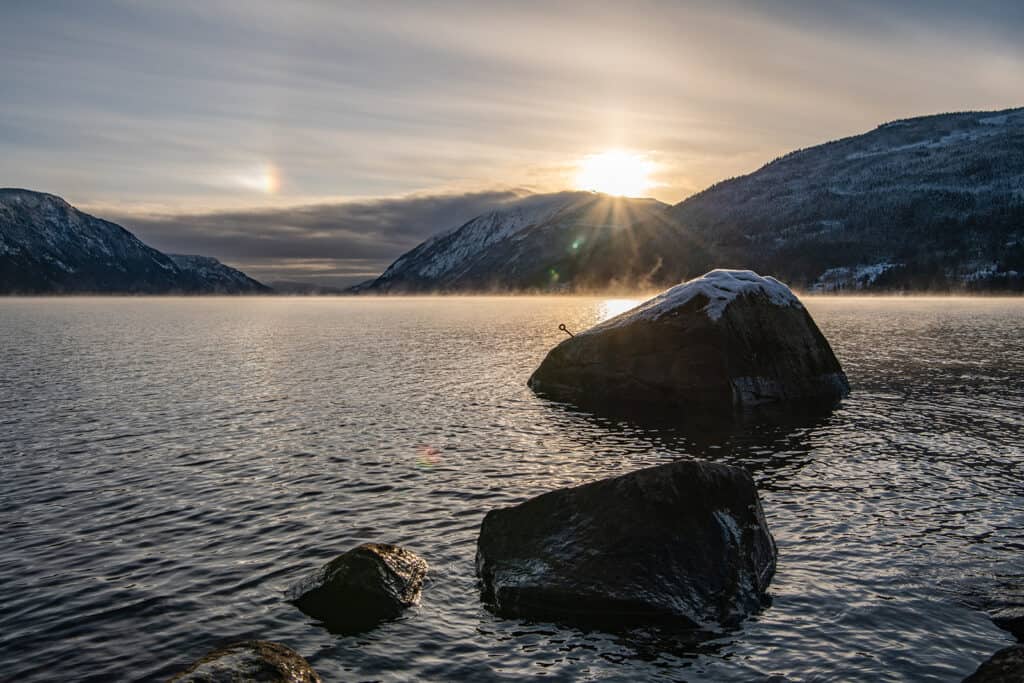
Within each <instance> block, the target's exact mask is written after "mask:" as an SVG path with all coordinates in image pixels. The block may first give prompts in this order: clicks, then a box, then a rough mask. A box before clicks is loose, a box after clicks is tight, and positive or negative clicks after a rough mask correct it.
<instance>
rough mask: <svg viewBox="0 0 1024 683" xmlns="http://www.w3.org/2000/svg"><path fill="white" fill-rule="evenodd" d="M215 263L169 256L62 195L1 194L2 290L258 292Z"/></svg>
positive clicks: (242, 277)
mask: <svg viewBox="0 0 1024 683" xmlns="http://www.w3.org/2000/svg"><path fill="white" fill-rule="evenodd" d="M266 291H269V290H268V289H267V288H266V287H264V286H263V285H261V284H260V283H258V282H256V281H255V280H252V279H251V278H249V277H247V276H245V275H244V274H242V273H240V272H239V271H237V270H234V269H232V268H228V267H227V266H225V265H223V264H221V263H220V262H219V261H217V260H216V259H207V258H205V257H196V256H174V257H172V256H168V255H166V254H163V253H161V252H159V251H157V250H156V249H153V248H152V247H149V246H147V245H146V244H144V243H143V242H142V241H140V240H139V239H138V238H137V237H135V235H133V234H131V233H130V232H128V231H127V230H125V229H124V228H122V227H121V226H120V225H117V224H116V223H111V222H110V221H105V220H102V219H99V218H95V217H94V216H90V215H89V214H87V213H83V212H81V211H79V210H77V209H75V208H74V207H73V206H71V205H70V204H68V203H67V202H66V201H64V200H63V199H61V198H60V197H57V196H54V195H51V194H45V193H43V192H33V191H30V190H20V189H0V293H3V294H50V293H69V292H82V293H87V292H92V293H131V294H166V293H186V294H206V293H232V294H235V293H257V292H266Z"/></svg>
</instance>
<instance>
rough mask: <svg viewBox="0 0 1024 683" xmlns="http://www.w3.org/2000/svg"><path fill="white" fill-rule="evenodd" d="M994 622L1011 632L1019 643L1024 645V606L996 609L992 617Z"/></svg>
mask: <svg viewBox="0 0 1024 683" xmlns="http://www.w3.org/2000/svg"><path fill="white" fill-rule="evenodd" d="M990 616H991V617H992V622H993V623H994V624H995V625H996V626H998V627H999V628H1001V629H1003V630H1004V631H1009V632H1010V633H1012V634H1013V635H1015V636H1016V637H1017V641H1018V642H1022V643H1024V605H1013V606H1008V607H1002V608H999V609H996V610H994V611H993V612H992V614H991V615H990Z"/></svg>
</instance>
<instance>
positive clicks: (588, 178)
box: [576, 150, 655, 197]
mask: <svg viewBox="0 0 1024 683" xmlns="http://www.w3.org/2000/svg"><path fill="white" fill-rule="evenodd" d="M578 168H579V171H578V172H577V174H576V189H578V190H592V191H594V192H603V193H605V194H614V195H619V196H623V197H639V196H642V195H645V194H646V193H647V192H648V190H650V189H651V186H652V185H653V183H652V181H651V173H652V172H654V168H655V165H654V163H653V162H652V161H650V160H649V159H648V158H647V157H645V156H643V155H640V154H633V153H631V152H625V151H623V150H608V151H606V152H601V153H600V154H589V155H587V156H585V157H583V159H581V160H580V162H579V165H578Z"/></svg>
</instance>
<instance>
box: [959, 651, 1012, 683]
mask: <svg viewBox="0 0 1024 683" xmlns="http://www.w3.org/2000/svg"><path fill="white" fill-rule="evenodd" d="M1021 681H1024V645H1012V646H1010V647H1008V648H1005V649H1002V650H1000V651H999V652H997V653H995V654H994V655H992V657H991V658H990V659H989V660H988V661H986V662H985V663H984V664H982V665H981V666H979V667H978V670H977V671H975V672H974V673H973V674H971V675H970V676H968V677H967V678H965V679H964V683H1020V682H1021Z"/></svg>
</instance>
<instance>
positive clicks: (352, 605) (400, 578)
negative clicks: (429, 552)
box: [288, 543, 427, 633]
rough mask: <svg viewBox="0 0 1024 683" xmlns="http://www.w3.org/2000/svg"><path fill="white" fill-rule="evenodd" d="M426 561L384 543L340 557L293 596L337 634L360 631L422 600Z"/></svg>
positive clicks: (297, 588)
mask: <svg viewBox="0 0 1024 683" xmlns="http://www.w3.org/2000/svg"><path fill="white" fill-rule="evenodd" d="M426 574H427V563H426V561H425V560H424V559H423V558H421V557H420V556H418V555H417V554H416V553H414V552H412V551H410V550H406V549H405V548H401V547H399V546H395V545H388V544H385V543H364V544H363V545H360V546H358V547H356V548H353V549H352V550H350V551H348V552H346V553H344V554H342V555H339V556H338V557H336V558H334V559H333V560H331V561H330V562H328V563H327V564H326V565H324V566H323V567H321V568H320V569H319V570H317V571H316V572H315V573H314V574H312V575H311V576H309V577H307V578H306V579H304V580H302V581H300V582H299V583H298V584H296V585H295V586H293V587H292V588H291V589H290V590H289V592H288V598H289V600H291V601H292V602H294V603H295V605H296V606H297V607H298V608H299V609H301V610H302V611H303V612H305V613H306V614H308V615H309V616H311V617H313V618H315V619H319V620H320V621H322V622H323V623H324V625H325V626H327V628H328V629H330V630H331V631H334V632H338V633H358V632H360V631H365V630H368V629H370V628H373V627H374V626H376V625H377V624H379V623H380V622H382V621H387V620H389V619H395V618H396V617H398V616H399V615H400V614H401V613H402V612H403V611H404V610H405V609H407V608H408V607H411V606H412V605H414V604H416V602H418V601H419V597H420V591H421V590H422V588H423V580H424V578H425V577H426Z"/></svg>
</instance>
